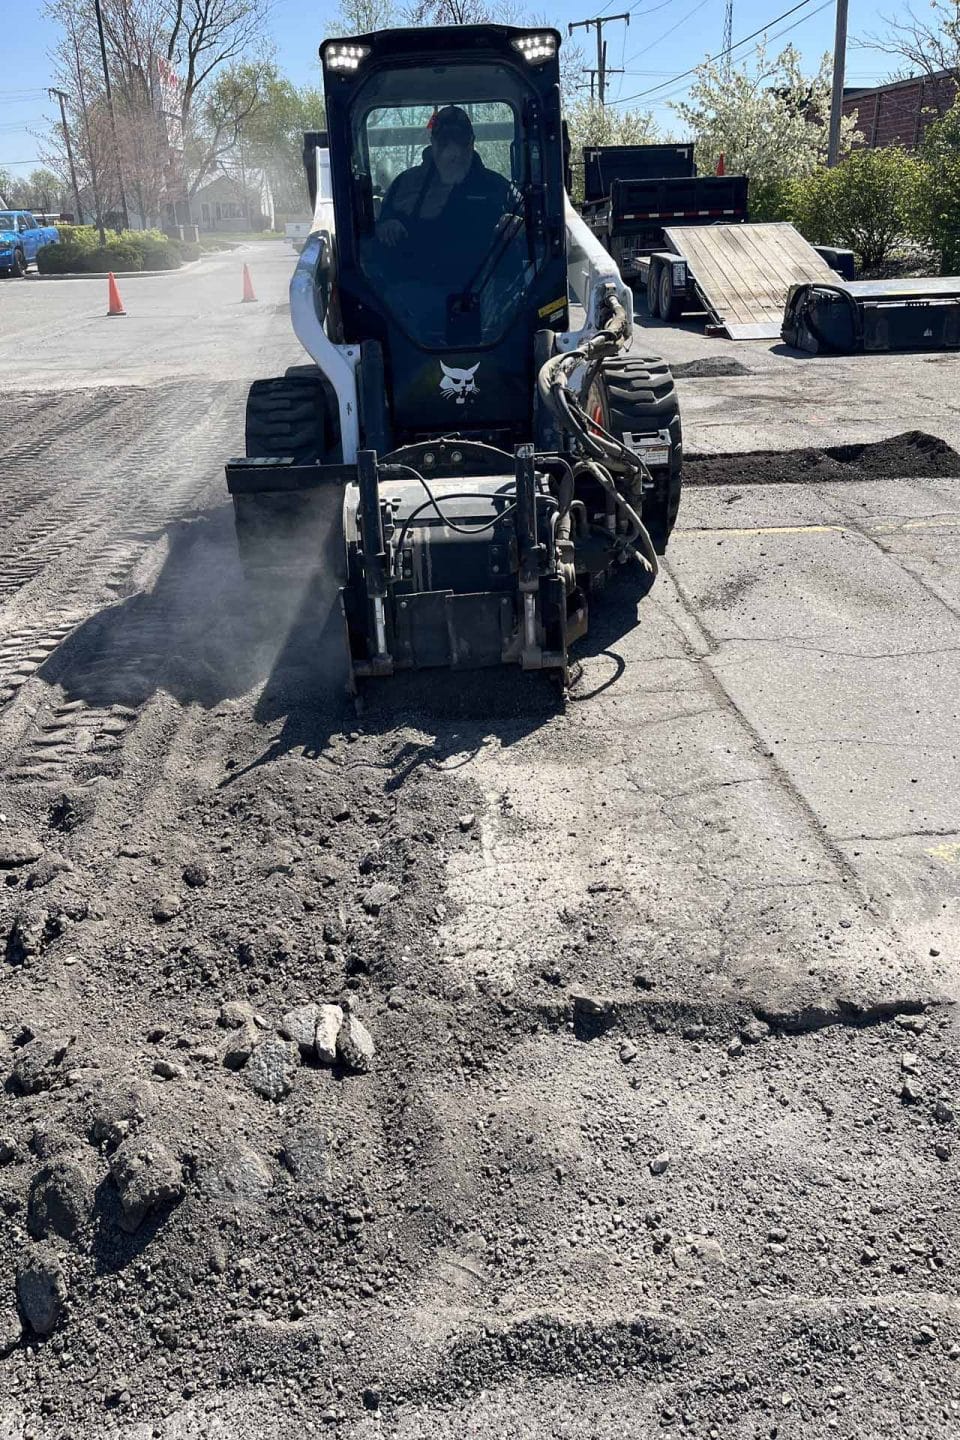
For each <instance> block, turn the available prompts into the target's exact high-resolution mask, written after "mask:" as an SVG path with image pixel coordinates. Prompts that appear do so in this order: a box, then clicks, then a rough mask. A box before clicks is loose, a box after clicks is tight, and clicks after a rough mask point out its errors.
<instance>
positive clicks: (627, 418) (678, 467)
mask: <svg viewBox="0 0 960 1440" xmlns="http://www.w3.org/2000/svg"><path fill="white" fill-rule="evenodd" d="M601 374H602V377H603V388H604V416H605V424H606V428H607V429H608V430H609V431H610V433H611V434H612V435H615V436H616V437H617V439H618V440H620V439H622V438H623V436H624V435H625V434H630V433H638V434H645V433H646V434H650V433H653V432H656V431H660V430H667V431H669V434H670V458H669V462H668V463H667V464H666V465H658V466H654V467H653V468H652V469H651V474H652V475H653V480H654V488H653V490H647V491H644V493H643V497H642V506H641V510H642V513H641V518H642V520H643V523H644V525H646V527H647V529H648V530H649V532H650V538H651V540H652V541H653V545H654V549H655V550H656V552H657V554H658V555H662V554H663V553H664V551H665V550H666V548H667V541H668V540H669V539H670V532H671V531H672V530H673V527H674V525H675V524H676V520H677V512H678V511H679V509H680V492H681V488H682V484H683V478H682V472H683V431H682V427H681V423H680V403H679V399H678V397H677V387H676V385H675V383H674V379H673V375H672V374H671V371H670V366H669V365H668V364H667V362H666V361H665V360H661V359H660V358H659V356H651V355H626V356H623V357H618V358H617V359H612V360H605V361H604V362H603V367H602V371H601Z"/></svg>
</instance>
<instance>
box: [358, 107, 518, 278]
mask: <svg viewBox="0 0 960 1440" xmlns="http://www.w3.org/2000/svg"><path fill="white" fill-rule="evenodd" d="M474 143H475V136H474V131H473V125H472V123H471V120H470V117H469V115H468V114H467V112H466V111H465V110H462V109H461V108H460V106H459V105H445V106H444V107H443V109H441V110H439V111H438V112H437V114H436V115H435V116H434V118H433V121H432V123H431V126H430V145H429V147H428V148H427V149H426V150H425V151H424V155H423V160H422V162H421V163H420V164H419V165H415V166H414V167H413V168H412V169H411V170H405V171H403V173H402V174H400V175H398V176H397V178H396V180H394V182H393V184H392V185H391V186H390V188H389V190H388V191H387V193H386V195H385V196H384V200H383V205H382V207H381V210H380V218H379V221H378V224H377V231H376V234H377V239H378V240H379V241H380V243H381V244H382V245H384V246H385V247H387V248H388V249H390V250H402V251H404V252H406V253H407V254H408V255H410V256H412V257H413V258H414V259H415V260H416V262H417V265H418V267H422V269H423V271H424V274H425V276H427V275H432V276H434V277H436V278H449V279H451V280H456V279H459V280H465V279H466V278H467V276H468V275H469V274H470V271H471V270H472V268H473V267H474V266H475V265H477V264H480V263H482V261H483V257H484V255H485V254H486V253H487V251H488V249H489V246H490V244H491V241H492V240H493V238H494V236H495V235H496V234H497V233H498V232H499V231H502V229H503V228H504V226H505V225H506V224H507V222H508V221H509V220H510V217H511V216H516V215H520V214H521V213H522V201H521V198H520V194H519V191H518V190H517V189H516V187H515V186H514V185H512V184H511V183H510V181H509V180H508V179H506V177H505V176H503V175H500V174H498V173H497V171H495V170H490V169H488V168H487V166H486V165H484V163H483V161H482V160H481V159H480V156H479V155H478V154H477V153H476V151H475V149H474Z"/></svg>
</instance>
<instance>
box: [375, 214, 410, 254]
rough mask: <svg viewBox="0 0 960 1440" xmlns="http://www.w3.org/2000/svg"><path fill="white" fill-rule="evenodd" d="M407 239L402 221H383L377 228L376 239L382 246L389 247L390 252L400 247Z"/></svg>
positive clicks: (405, 228)
mask: <svg viewBox="0 0 960 1440" xmlns="http://www.w3.org/2000/svg"><path fill="white" fill-rule="evenodd" d="M406 238H407V227H406V225H404V223H403V221H402V220H384V221H383V223H382V224H380V225H378V226H377V239H378V240H380V241H382V242H383V244H384V245H389V246H390V248H391V250H392V249H393V248H394V247H395V246H397V245H402V244H403V242H404V240H406Z"/></svg>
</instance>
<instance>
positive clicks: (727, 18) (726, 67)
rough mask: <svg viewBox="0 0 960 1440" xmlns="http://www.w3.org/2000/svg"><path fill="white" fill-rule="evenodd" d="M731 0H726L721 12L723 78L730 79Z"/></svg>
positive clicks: (731, 41) (731, 59)
mask: <svg viewBox="0 0 960 1440" xmlns="http://www.w3.org/2000/svg"><path fill="white" fill-rule="evenodd" d="M732 50H733V0H727V3H726V7H725V9H724V12H723V78H724V79H725V80H729V79H730V70H731V67H732V65H733V56H732V54H731V53H730V52H731V51H732Z"/></svg>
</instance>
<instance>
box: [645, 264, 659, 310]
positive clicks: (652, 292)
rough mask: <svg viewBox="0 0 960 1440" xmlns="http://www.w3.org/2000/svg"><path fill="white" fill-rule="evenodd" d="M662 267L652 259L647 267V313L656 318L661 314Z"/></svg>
mask: <svg viewBox="0 0 960 1440" xmlns="http://www.w3.org/2000/svg"><path fill="white" fill-rule="evenodd" d="M660 268H661V267H660V266H659V265H656V264H654V262H653V261H652V260H651V261H650V264H649V267H648V269H647V313H648V314H649V315H650V316H651V317H652V318H653V319H654V320H656V319H657V317H658V316H659V314H660Z"/></svg>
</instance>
